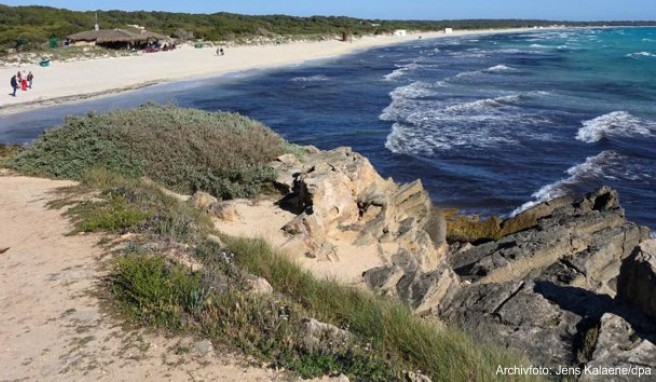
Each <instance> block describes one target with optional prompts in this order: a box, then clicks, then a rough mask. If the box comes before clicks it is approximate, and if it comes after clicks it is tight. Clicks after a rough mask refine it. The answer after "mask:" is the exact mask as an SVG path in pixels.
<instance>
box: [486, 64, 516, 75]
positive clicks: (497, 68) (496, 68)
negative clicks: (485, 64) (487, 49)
mask: <svg viewBox="0 0 656 382" xmlns="http://www.w3.org/2000/svg"><path fill="white" fill-rule="evenodd" d="M516 71H517V69H515V68H511V67H509V66H506V65H503V64H500V65H495V66H492V67H490V68H487V69H483V70H482V72H483V73H507V72H516Z"/></svg>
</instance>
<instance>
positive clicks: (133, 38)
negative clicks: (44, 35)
mask: <svg viewBox="0 0 656 382" xmlns="http://www.w3.org/2000/svg"><path fill="white" fill-rule="evenodd" d="M68 39H69V40H70V42H71V44H73V45H100V46H104V47H106V48H113V49H126V48H127V49H130V48H142V47H145V46H147V45H148V44H149V43H151V42H154V41H163V40H167V39H168V37H166V36H164V35H162V34H159V33H155V32H150V31H147V30H145V29H98V30H90V31H85V32H79V33H74V34H72V35H69V36H68Z"/></svg>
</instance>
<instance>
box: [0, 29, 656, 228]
mask: <svg viewBox="0 0 656 382" xmlns="http://www.w3.org/2000/svg"><path fill="white" fill-rule="evenodd" d="M226 54H230V51H227V53H226ZM219 65H221V64H220V59H218V58H217V66H219ZM35 85H37V86H38V83H35ZM144 102H156V103H170V104H174V105H179V106H185V107H194V108H200V109H204V110H209V111H219V110H221V111H235V112H239V113H242V114H245V115H247V116H249V117H252V118H254V119H257V120H259V121H261V122H263V123H265V124H266V125H268V126H270V127H271V128H272V129H273V130H275V131H276V132H278V133H279V134H280V135H282V136H283V137H285V138H286V139H287V140H289V141H291V142H294V143H297V144H303V145H315V146H317V147H319V148H321V149H332V148H335V147H339V146H351V147H353V149H354V150H355V151H358V152H360V153H362V154H364V155H365V156H367V157H368V158H369V159H370V160H371V162H372V163H373V164H374V166H375V167H376V168H377V169H378V171H379V172H380V173H381V174H382V175H383V176H386V177H392V178H394V179H395V180H396V181H398V182H410V181H413V180H414V179H417V178H421V180H422V182H423V184H424V186H425V188H426V189H427V190H428V192H429V193H430V195H431V197H432V199H433V200H434V202H435V204H436V205H438V206H443V207H455V208H458V209H459V210H460V211H461V212H463V213H467V214H478V215H481V216H483V217H485V216H491V215H501V216H512V215H513V214H517V213H518V212H519V211H522V210H523V209H526V208H528V207H530V206H532V205H534V204H536V203H539V202H542V201H546V200H549V199H551V198H555V197H558V196H561V195H567V194H581V193H585V192H590V191H593V190H594V189H595V188H597V187H599V186H601V185H608V186H611V187H613V188H615V189H617V190H618V191H619V193H620V200H621V203H622V206H623V207H624V208H625V210H626V214H627V216H628V218H629V219H631V220H633V221H635V222H637V223H639V224H642V225H646V226H649V227H651V228H656V28H598V29H548V30H535V31H529V32H521V33H510V34H495V35H480V36H460V37H445V38H440V39H419V38H418V39H417V40H415V41H411V42H407V43H402V44H397V45H390V46H386V47H380V48H375V49H370V50H366V51H361V52H357V53H354V54H351V55H347V56H341V57H338V58H332V59H328V60H322V61H315V62H311V63H306V64H303V65H298V66H291V67H285V68H282V69H275V70H262V71H248V72H239V73H234V74H231V75H227V76H222V77H218V78H206V79H201V80H193V81H184V82H177V83H170V84H164V85H156V86H151V87H148V88H144V89H142V90H139V91H135V92H131V93H126V94H121V95H117V96H112V97H104V98H100V99H95V100H90V101H86V102H80V103H77V104H74V105H64V106H55V107H50V108H46V109H39V110H35V111H30V112H27V113H22V114H14V115H9V116H3V117H2V119H1V120H0V142H3V143H27V142H29V141H30V140H32V139H34V138H35V137H37V136H38V135H39V134H40V133H41V131H43V130H44V129H49V128H54V127H56V126H58V125H60V124H61V122H62V121H63V119H64V117H65V116H66V115H68V114H84V113H88V112H90V111H105V110H108V109H115V108H127V107H134V106H137V105H139V104H142V103H144ZM216 154H217V155H221V153H220V152H217V153H216Z"/></svg>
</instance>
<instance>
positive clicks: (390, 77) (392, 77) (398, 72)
mask: <svg viewBox="0 0 656 382" xmlns="http://www.w3.org/2000/svg"><path fill="white" fill-rule="evenodd" d="M407 71H408V69H407V68H406V67H400V68H398V69H395V70H394V71H393V72H392V73H388V74H386V75H384V76H383V79H384V80H385V81H396V80H398V79H399V78H401V77H403V76H405V74H406V73H407Z"/></svg>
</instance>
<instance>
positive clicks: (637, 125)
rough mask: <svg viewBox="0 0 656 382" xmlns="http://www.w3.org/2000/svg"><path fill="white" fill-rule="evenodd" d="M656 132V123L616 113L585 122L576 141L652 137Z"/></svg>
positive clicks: (589, 141) (627, 114)
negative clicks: (617, 137)
mask: <svg viewBox="0 0 656 382" xmlns="http://www.w3.org/2000/svg"><path fill="white" fill-rule="evenodd" d="M654 131H656V122H654V121H647V120H644V119H641V118H638V117H635V116H633V115H631V114H629V113H627V112H625V111H614V112H612V113H608V114H604V115H602V116H599V117H597V118H595V119H591V120H589V121H584V122H583V127H581V128H580V129H579V131H578V132H577V133H576V139H578V140H579V141H583V142H586V143H595V142H599V141H600V140H602V139H603V138H604V137H608V136H619V137H631V136H637V135H642V136H650V135H653V133H654Z"/></svg>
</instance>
